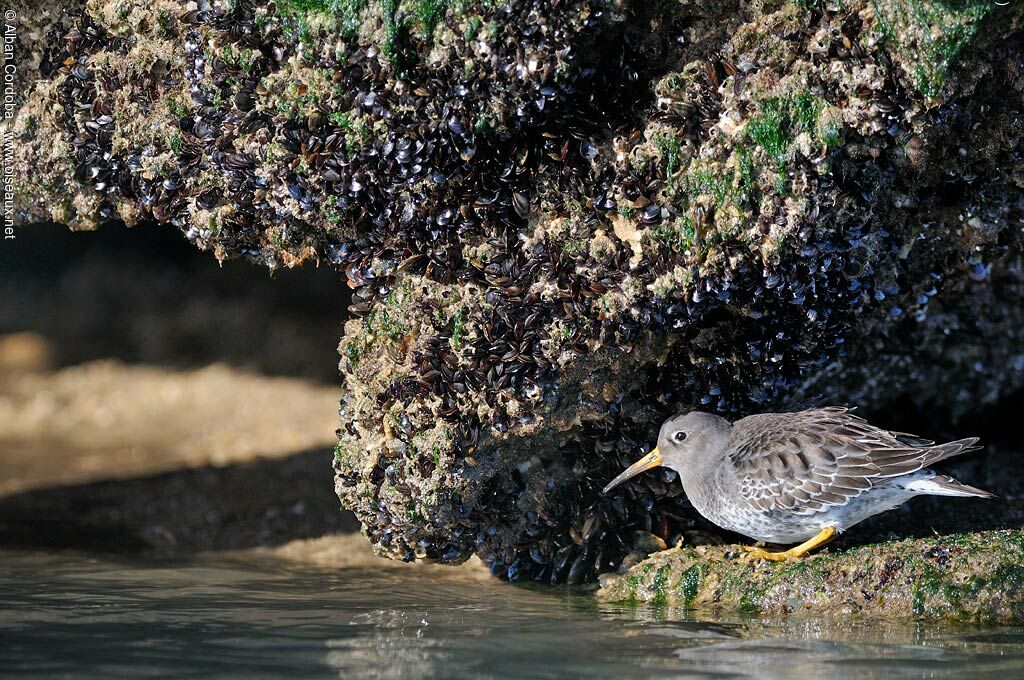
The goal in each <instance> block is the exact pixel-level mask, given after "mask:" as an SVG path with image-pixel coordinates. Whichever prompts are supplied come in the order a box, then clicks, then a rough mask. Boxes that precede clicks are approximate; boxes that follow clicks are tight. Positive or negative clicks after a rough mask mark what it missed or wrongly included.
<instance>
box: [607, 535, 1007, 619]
mask: <svg viewBox="0 0 1024 680" xmlns="http://www.w3.org/2000/svg"><path fill="white" fill-rule="evenodd" d="M739 554H741V551H740V549H739V547H738V546H724V547H711V546H701V547H698V548H684V549H682V550H679V551H675V552H668V553H661V554H656V555H653V556H652V557H650V558H649V559H647V560H645V561H644V562H642V563H640V564H638V565H636V566H634V567H633V568H631V569H630V570H629V572H628V573H627V574H625V575H623V576H620V577H617V578H611V579H604V580H603V583H602V588H601V590H600V591H598V597H599V598H600V599H602V600H606V601H610V602H650V603H653V604H660V605H665V606H672V607H685V608H692V609H697V610H705V611H708V610H710V611H715V612H730V613H738V612H742V613H745V614H758V615H778V614H790V613H797V614H808V615H812V616H836V617H840V616H848V615H851V614H856V615H863V616H872V617H892V618H919V619H930V620H949V621H962V622H968V621H969V622H976V623H981V622H984V623H1014V624H1019V623H1020V622H1021V621H1024V532H1021V531H1016V530H1014V531H985V532H979V533H972V534H954V535H951V536H936V537H932V538H922V539H916V540H908V541H894V542H891V543H885V544H881V545H873V546H863V547H859V548H853V549H850V550H845V551H842V552H839V553H824V554H818V555H813V556H811V557H808V558H805V559H803V560H796V561H790V562H785V563H781V564H776V563H768V562H762V563H758V564H756V565H755V564H753V563H751V562H748V561H746V560H744V559H741V558H738V557H737V556H738V555H739Z"/></svg>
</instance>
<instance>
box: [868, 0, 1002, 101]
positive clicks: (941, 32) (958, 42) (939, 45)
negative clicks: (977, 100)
mask: <svg viewBox="0 0 1024 680" xmlns="http://www.w3.org/2000/svg"><path fill="white" fill-rule="evenodd" d="M873 8H874V10H875V17H876V27H877V30H878V32H879V33H880V35H881V37H882V39H883V40H884V41H885V42H886V43H889V44H890V45H892V47H893V48H894V49H893V52H894V53H895V54H901V55H902V58H903V60H904V63H905V65H906V66H907V68H908V70H909V71H910V72H911V75H912V77H913V80H914V84H915V86H916V87H917V89H918V91H919V92H920V93H921V94H922V95H924V96H925V97H928V98H938V97H940V96H941V95H942V94H943V91H944V90H945V87H946V82H947V80H948V78H949V75H950V73H951V71H952V70H953V69H954V68H955V67H956V65H957V63H958V62H959V59H960V55H961V53H962V52H963V50H964V49H965V48H966V47H967V46H968V45H969V44H971V42H973V40H974V38H975V36H976V35H977V34H978V31H979V29H980V27H981V22H982V20H983V19H984V18H985V17H986V16H988V15H989V14H990V13H991V12H993V11H994V10H995V9H996V8H997V6H996V3H994V2H991V0H901V1H895V2H878V1H876V2H874V3H873Z"/></svg>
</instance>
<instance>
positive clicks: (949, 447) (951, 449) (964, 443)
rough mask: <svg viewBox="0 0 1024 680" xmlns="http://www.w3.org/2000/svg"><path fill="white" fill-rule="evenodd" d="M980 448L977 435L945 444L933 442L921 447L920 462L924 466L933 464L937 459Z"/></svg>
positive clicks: (940, 459)
mask: <svg viewBox="0 0 1024 680" xmlns="http://www.w3.org/2000/svg"><path fill="white" fill-rule="evenodd" d="M904 436H909V435H904ZM922 441H927V440H922ZM980 448H981V447H980V446H978V438H977V437H968V438H967V439H957V440H956V441H955V442H947V443H945V444H935V445H933V446H927V447H923V448H922V449H921V452H922V453H923V454H924V455H923V456H922V458H921V462H922V463H923V464H924V465H925V466H928V465H934V464H935V463H938V462H939V461H942V460H946V459H947V458H952V457H953V456H959V455H960V454H961V453H970V452H971V451H977V450H978V449H980Z"/></svg>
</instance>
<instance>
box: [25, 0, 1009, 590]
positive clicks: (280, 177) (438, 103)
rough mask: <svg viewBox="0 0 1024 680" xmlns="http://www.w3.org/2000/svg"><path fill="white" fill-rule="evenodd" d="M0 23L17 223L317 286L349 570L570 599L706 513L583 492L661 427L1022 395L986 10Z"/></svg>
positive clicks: (136, 15)
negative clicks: (169, 247) (833, 405)
mask: <svg viewBox="0 0 1024 680" xmlns="http://www.w3.org/2000/svg"><path fill="white" fill-rule="evenodd" d="M21 14H22V16H23V17H24V18H25V19H24V20H25V24H26V28H30V29H31V30H25V31H22V33H21V34H20V37H21V41H22V42H21V45H20V47H21V49H22V53H21V54H22V55H23V61H22V64H23V65H24V67H23V68H22V69H21V71H20V73H21V74H22V75H21V77H22V78H24V79H25V81H26V83H27V87H26V90H25V91H26V92H28V95H27V97H26V100H25V102H24V104H23V105H22V107H21V109H20V110H19V112H18V116H17V118H16V120H15V123H14V133H15V135H16V138H17V140H18V144H17V145H16V148H17V149H18V151H17V158H16V162H17V171H18V172H17V177H16V180H17V181H16V189H17V206H16V207H17V210H18V211H19V212H18V214H19V219H20V220H21V221H23V222H28V221H32V220H34V219H51V220H56V221H60V222H65V223H68V224H70V225H71V226H73V227H76V228H88V227H89V226H90V225H91V224H93V223H95V222H96V221H99V220H105V219H111V218H120V219H122V220H124V221H125V222H128V223H135V222H140V221H149V220H156V221H160V222H167V223H171V224H174V225H175V226H177V227H179V228H180V229H181V230H182V231H183V232H184V234H185V235H186V236H187V237H188V238H189V239H190V240H192V241H194V242H195V243H196V244H197V245H198V246H199V247H201V248H205V249H210V250H212V251H213V252H214V253H215V254H216V256H217V257H219V258H225V257H236V256H242V257H248V258H252V259H254V260H256V261H259V262H263V263H265V264H267V265H269V266H271V267H281V266H294V265H297V264H300V263H302V262H318V263H323V264H330V265H332V266H334V267H336V268H338V269H339V270H341V271H344V272H345V275H346V277H347V280H348V284H349V286H350V287H351V288H352V289H353V291H354V292H353V297H352V304H351V306H350V307H349V310H350V312H351V313H352V314H353V317H352V318H351V319H350V320H349V321H348V322H347V324H346V328H345V335H344V337H343V339H342V341H341V345H340V347H339V349H340V352H341V364H340V366H341V372H342V376H343V380H344V387H345V390H344V393H343V397H342V402H341V427H340V428H339V431H338V434H339V444H338V447H337V449H336V457H335V471H336V486H337V491H338V494H339V496H340V497H341V499H342V501H343V503H344V504H345V505H346V506H347V507H349V508H351V509H352V510H354V511H355V513H356V514H357V516H358V517H359V519H360V520H361V521H362V523H363V528H364V532H365V533H366V535H367V536H368V537H369V538H370V540H371V541H372V542H373V544H374V546H375V548H376V549H377V551H378V552H379V553H380V554H383V555H386V556H389V557H393V558H398V559H403V560H413V559H423V560H430V561H441V562H459V561H462V560H465V559H466V558H468V557H469V556H470V555H472V554H474V553H476V554H478V555H480V556H481V557H482V558H483V559H484V561H485V562H486V563H488V564H489V565H491V567H492V569H493V570H494V572H495V573H496V574H498V575H500V576H502V577H506V578H509V579H510V580H519V579H527V578H531V579H536V580H543V581H552V582H560V581H570V582H580V581H585V580H592V579H593V578H595V577H596V575H597V574H598V573H601V572H607V571H611V570H614V569H616V568H618V567H620V566H621V565H622V563H623V560H624V559H626V558H627V557H628V556H629V555H630V554H631V553H634V552H635V550H634V547H635V542H636V532H637V531H643V532H645V533H647V534H650V535H654V537H655V538H656V539H657V540H660V541H662V542H666V541H667V542H672V541H673V539H674V538H675V537H676V536H677V535H679V534H681V533H683V532H685V531H690V530H693V529H694V528H699V527H702V526H703V525H701V524H700V523H699V520H697V519H696V518H695V517H694V515H693V512H692V510H691V509H690V508H689V506H688V504H687V503H686V501H685V499H684V498H683V497H682V494H681V490H680V488H679V486H678V484H677V483H675V481H674V480H673V479H672V478H671V477H670V476H663V475H661V473H658V474H654V473H651V474H648V475H646V476H644V477H643V478H641V479H639V480H638V481H636V482H634V483H633V484H631V485H627V486H625V487H624V488H622V489H621V490H617V491H616V492H615V494H614V495H613V496H611V497H603V496H600V495H599V493H598V489H600V488H601V487H602V486H603V484H604V483H606V482H607V481H608V479H610V478H611V477H612V476H613V475H614V474H615V473H616V472H618V471H619V470H620V469H621V468H622V466H623V465H624V464H626V463H627V462H629V461H630V460H631V459H633V458H635V457H636V456H637V455H638V454H640V453H642V452H643V451H644V450H645V449H646V448H647V446H648V444H649V442H651V441H652V440H653V436H654V434H655V433H656V431H657V427H658V425H659V424H660V422H661V420H662V419H663V418H664V417H665V416H666V415H668V414H670V413H672V412H674V411H678V410H681V409H683V408H688V407H699V408H702V409H704V410H710V411H715V412H718V413H721V414H723V415H727V416H730V417H735V416H740V415H743V414H746V413H750V412H754V411H759V410H768V409H771V408H773V407H776V406H778V405H780V404H781V403H783V402H785V401H786V400H789V399H791V398H793V397H794V395H796V397H797V398H799V397H800V395H812V394H817V393H822V394H824V395H825V396H826V398H828V399H830V400H844V401H853V402H857V403H869V404H873V405H874V406H875V407H876V408H877V407H880V406H884V405H885V404H886V403H888V402H890V401H891V400H893V399H896V398H898V397H909V398H910V399H911V400H916V401H917V403H919V404H927V405H928V406H929V407H930V408H932V409H934V411H935V413H936V414H940V413H941V414H943V415H962V414H964V413H966V412H968V411H970V410H972V409H974V408H975V407H976V406H977V405H978V404H983V403H991V402H994V401H996V400H998V399H1000V398H1001V397H1003V396H1005V395H1006V394H1007V393H1009V392H1010V391H1012V390H1014V389H1018V388H1019V387H1020V386H1021V385H1022V383H1024V354H1022V350H1021V347H1024V344H1022V342H1021V341H1022V340H1024V337H1022V330H1021V329H1022V328H1024V273H1022V270H1021V253H1022V250H1024V249H1022V216H1024V194H1022V188H1024V181H1022V177H1021V170H1020V168H1021V162H1020V154H1021V140H1022V136H1024V128H1022V126H1021V123H1020V121H1021V115H1022V113H1024V112H1022V111H1021V109H1022V107H1024V104H1022V103H1021V102H1022V101H1024V96H1022V95H1024V62H1022V58H1021V54H1022V52H1021V50H1020V43H1021V24H1022V21H1024V19H1022V17H1024V11H1022V9H1021V8H1020V7H1003V8H1000V7H998V6H996V5H994V4H993V3H990V2H987V1H985V2H982V1H981V0H903V1H899V2H897V1H895V0H891V1H890V0H887V1H880V2H873V3H866V2H852V3H851V2H844V3H831V2H823V3H819V2H811V3H805V2H799V3H781V2H780V3H776V2H760V3H752V4H747V3H731V2H724V3H723V2H717V1H710V0H709V1H708V2H700V1H694V2H678V3H657V4H656V5H655V6H649V4H648V3H640V2H637V3H628V2H613V3H605V2H558V1H557V0H547V1H541V2H516V3H507V4H500V3H491V2H478V3H474V2H451V3H444V2H425V1H417V2H397V1H394V2H388V1H385V2H381V3H370V2H362V1H360V0H337V1H336V2H331V3H327V2H324V3H321V2H316V1H309V2H296V1H294V0H292V1H288V2H284V1H282V2H279V3H252V2H236V3H231V4H227V3H212V4H210V5H207V4H205V3H203V4H201V5H196V4H194V3H178V2H169V1H167V0H164V1H163V2H160V3H156V4H147V5H145V6H142V5H141V4H134V3H123V2H122V3H111V4H104V3H101V2H98V1H95V0H90V2H87V3H85V4H82V5H70V4H69V5H68V6H66V7H63V6H58V5H44V6H42V8H40V9H35V8H24V10H23V12H22V13H21ZM950 385H954V386H955V389H950Z"/></svg>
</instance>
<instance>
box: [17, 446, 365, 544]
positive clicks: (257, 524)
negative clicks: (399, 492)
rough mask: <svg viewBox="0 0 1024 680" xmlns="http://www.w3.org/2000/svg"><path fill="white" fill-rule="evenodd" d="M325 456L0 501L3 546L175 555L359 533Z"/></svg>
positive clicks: (308, 454)
mask: <svg viewBox="0 0 1024 680" xmlns="http://www.w3.org/2000/svg"><path fill="white" fill-rule="evenodd" d="M331 456H332V452H331V451H330V450H329V449H316V450H311V451H303V452H300V453H296V454H293V455H291V456H288V457H285V458H277V459H258V460H254V461H251V462H247V463H239V464H234V465H228V466H224V467H215V466H212V465H211V466H204V467H199V468H193V469H188V470H176V471H173V472H165V473H160V474H155V475H147V476H143V477H136V478H131V479H123V480H106V481H98V482H90V483H86V484H78V485H72V486H59V487H52V488H45V489H36V490H31V491H25V492H21V493H17V494H12V495H10V496H7V497H4V498H0V547H2V546H18V547H43V548H71V549H79V550H88V551H96V552H108V553H109V552H113V553H121V554H146V555H158V556H178V555H187V554H191V553H196V552H200V551H207V550H237V549H242V548H251V547H256V546H274V545H281V544H283V543H286V542H288V541H291V540H294V539H301V538H316V537H320V536H324V535H327V534H334V533H345V532H353V531H357V530H358V528H359V525H358V522H357V521H356V520H355V518H354V517H353V516H352V515H351V514H349V513H348V512H345V511H343V510H341V509H340V508H339V504H338V498H337V496H335V495H334V488H333V480H332V476H331V474H330V461H331Z"/></svg>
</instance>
